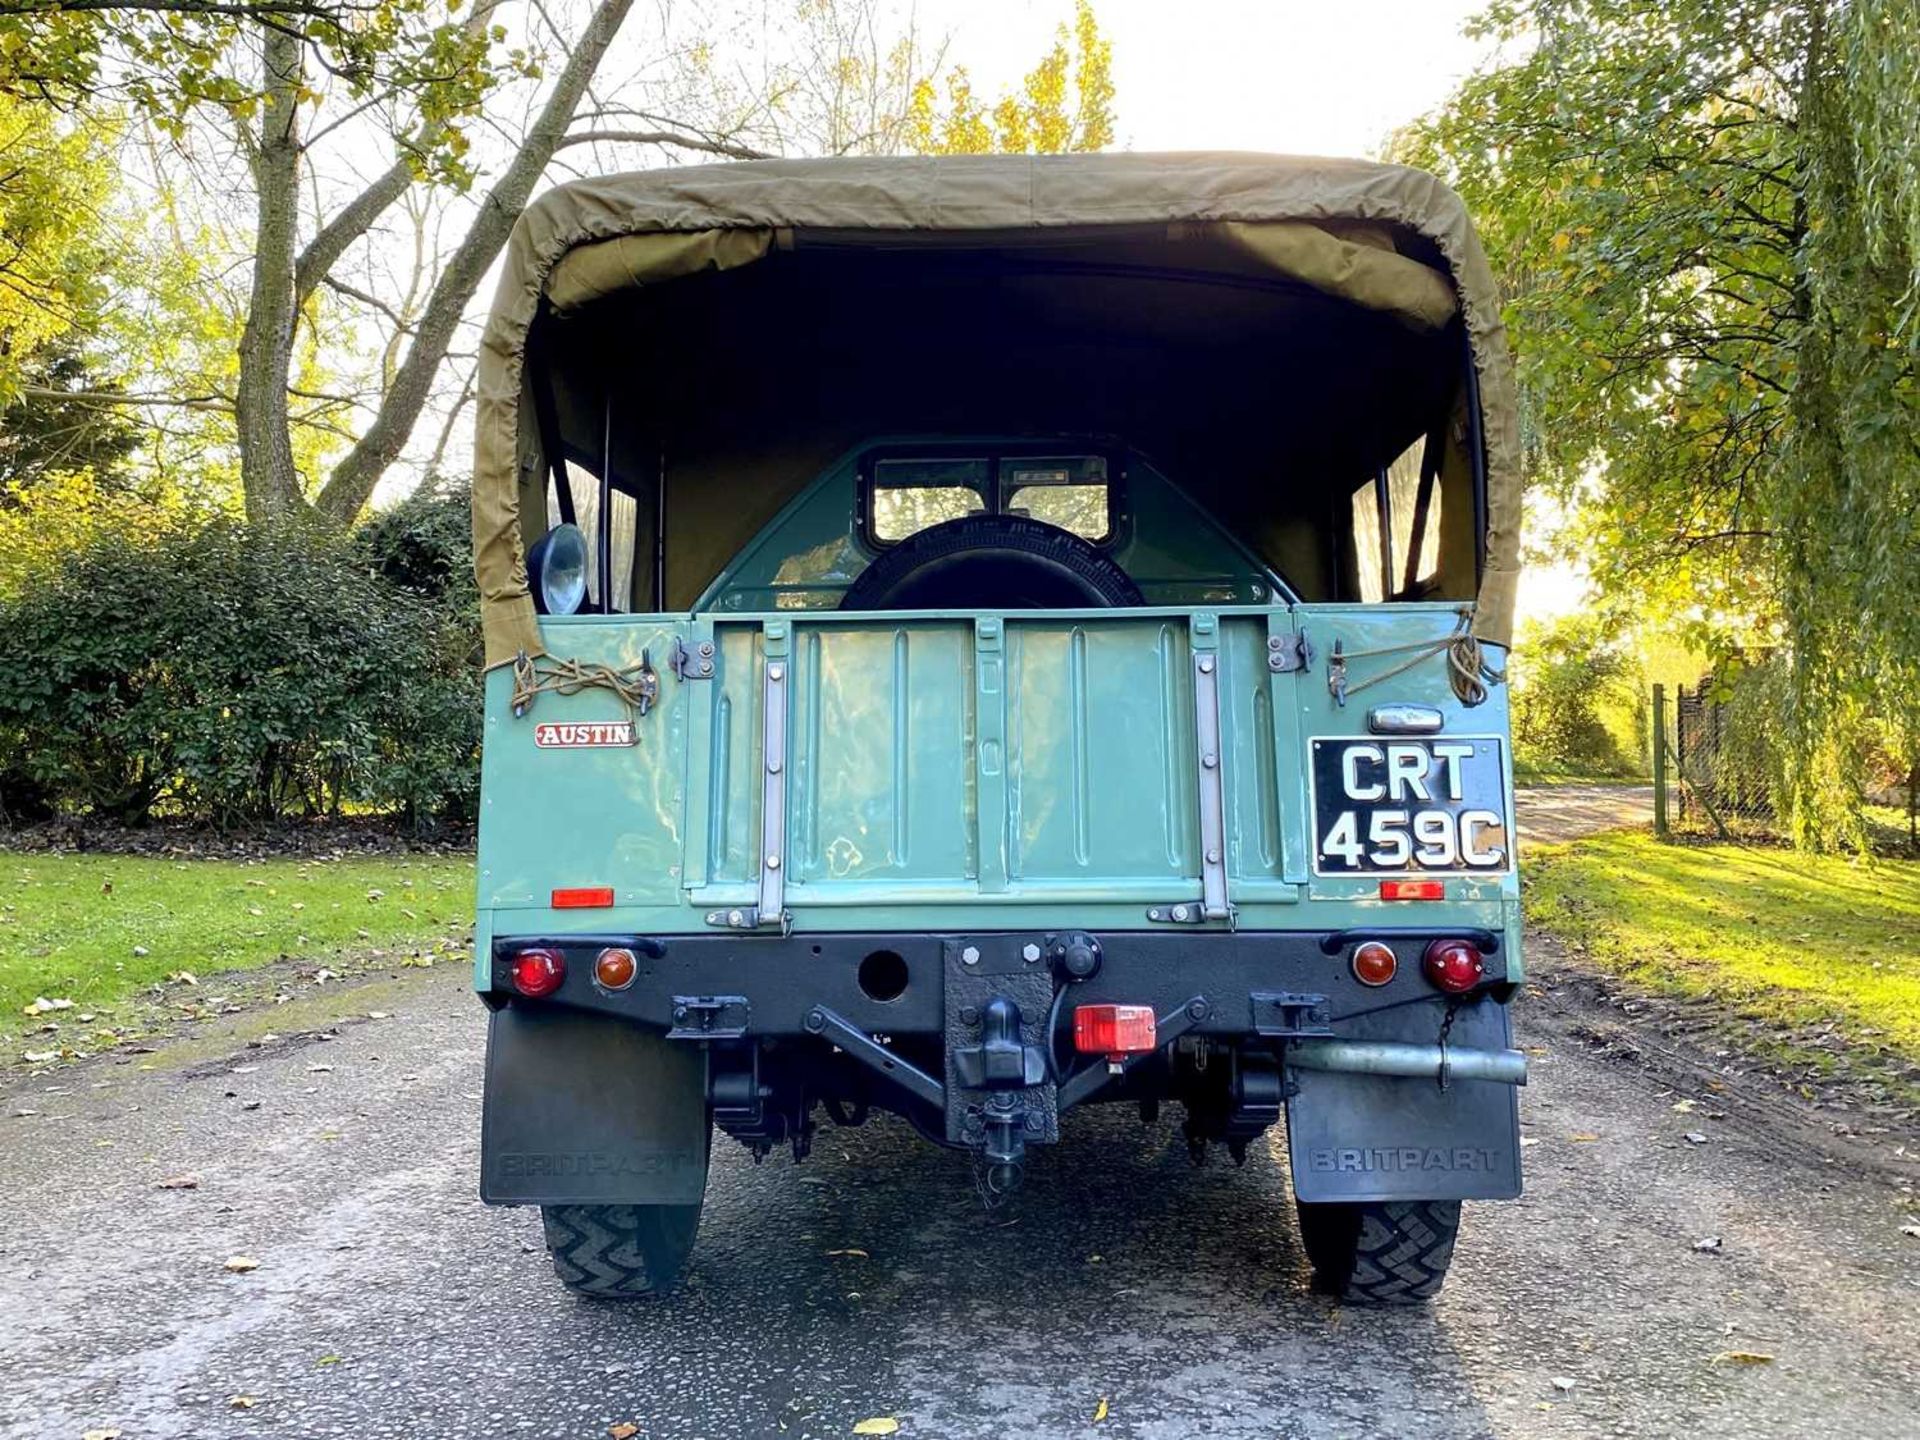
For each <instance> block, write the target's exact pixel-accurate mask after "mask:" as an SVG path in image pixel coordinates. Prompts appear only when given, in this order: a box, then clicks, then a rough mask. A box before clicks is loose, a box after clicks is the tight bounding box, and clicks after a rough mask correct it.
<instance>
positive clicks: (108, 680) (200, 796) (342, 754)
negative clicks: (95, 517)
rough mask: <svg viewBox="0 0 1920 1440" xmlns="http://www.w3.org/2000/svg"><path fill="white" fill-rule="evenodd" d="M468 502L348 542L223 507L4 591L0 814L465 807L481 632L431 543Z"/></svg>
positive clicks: (441, 503)
mask: <svg viewBox="0 0 1920 1440" xmlns="http://www.w3.org/2000/svg"><path fill="white" fill-rule="evenodd" d="M456 510H457V511H458V512H459V513H460V514H461V515H462V516H464V510H465V506H464V499H463V498H461V497H458V496H457V495H436V496H429V497H426V498H424V499H422V500H421V501H418V502H410V506H409V507H403V509H402V513H401V514H398V515H390V516H384V517H380V519H379V520H378V521H376V522H375V523H374V524H372V525H369V526H367V527H363V530H362V531H361V532H359V533H357V534H355V535H353V536H341V535H339V534H337V533H334V532H331V531H328V530H327V529H325V528H323V527H321V526H318V525H315V524H305V523H301V524H286V525H280V526H249V525H246V524H242V523H240V522H237V521H233V520H219V521H216V522H214V523H211V524H207V525H203V526H200V527H197V528H194V529H190V530H184V531H177V532H170V533H163V534H160V535H157V536H125V535H122V536H113V537H108V538H104V539H100V540H96V541H94V542H92V543H90V544H88V545H86V546H84V547H82V548H80V549H78V550H76V551H75V552H73V553H72V554H70V555H68V556H66V557H64V558H63V559H62V560H61V562H60V563H59V564H58V565H57V566H56V567H54V568H53V569H52V571H51V573H50V574H48V575H47V576H46V577H45V579H44V580H43V581H41V582H40V583H37V584H35V585H32V586H30V587H28V588H27V589H26V590H25V591H23V592H22V593H20V594H17V595H15V596H13V597H10V598H8V599H6V600H4V601H0V804H4V805H6V806H7V808H8V810H9V812H10V813H9V815H8V816H6V817H5V818H8V819H11V820H13V821H15V822H18V821H20V820H24V819H31V818H35V817H36V816H37V815H44V814H48V813H56V812H57V813H64V814H72V815H85V816H93V817H97V818H101V819H105V820H110V821H114V822H119V823H140V822H143V821H145V820H147V819H148V818H150V817H152V816H153V815H155V814H159V813H164V814H167V815H173V816H178V817H181V818H184V819H188V820H195V821H201V822H205V823H208V824H213V825H218V826H229V825H232V824H234V823H236V822H252V821H262V820H274V819H280V818H284V817H290V816H299V815H318V814H338V813H341V812H342V811H347V810H353V811H367V810H371V811H382V812H392V813H398V814H401V815H404V816H406V817H408V818H409V819H411V820H412V821H413V822H414V823H415V824H416V825H420V826H425V825H427V824H429V823H431V822H433V821H436V820H439V819H443V818H462V817H464V816H467V815H469V814H471V812H472V808H473V804H474V798H475V792H476V790H477V788H478V774H479V771H478V747H479V735H480V703H479V693H478V670H477V663H476V661H477V651H476V639H477V634H476V631H477V626H476V624H475V620H474V615H473V606H472V603H471V590H470V588H468V589H462V587H461V585H460V583H459V581H458V578H457V576H458V573H459V571H460V570H461V569H462V565H461V563H460V562H459V561H457V560H450V559H449V557H447V556H446V555H445V554H443V553H440V552H441V551H442V550H443V549H444V542H445V541H446V539H447V535H448V534H449V527H448V525H447V517H448V514H449V513H450V512H453V511H456ZM462 524H463V525H464V519H463V520H462ZM426 557H432V558H426Z"/></svg>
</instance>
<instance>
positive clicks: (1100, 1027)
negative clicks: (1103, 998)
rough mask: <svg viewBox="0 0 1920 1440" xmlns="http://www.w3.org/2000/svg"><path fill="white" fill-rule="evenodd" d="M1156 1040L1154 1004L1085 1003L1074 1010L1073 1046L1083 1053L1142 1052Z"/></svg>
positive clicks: (1130, 1053) (1133, 1053)
mask: <svg viewBox="0 0 1920 1440" xmlns="http://www.w3.org/2000/svg"><path fill="white" fill-rule="evenodd" d="M1155 1043H1156V1042H1155V1040H1154V1028H1153V1007H1152V1006H1151V1005H1082V1006H1080V1007H1079V1008H1078V1009H1076V1010H1075V1011H1074V1012H1073V1048H1074V1049H1076V1050H1078V1051H1079V1052H1080V1053H1081V1054H1082V1055H1139V1054H1142V1053H1144V1052H1146V1051H1148V1050H1151V1049H1153V1047H1154V1044H1155Z"/></svg>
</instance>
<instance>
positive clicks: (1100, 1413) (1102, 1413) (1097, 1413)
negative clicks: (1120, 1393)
mask: <svg viewBox="0 0 1920 1440" xmlns="http://www.w3.org/2000/svg"><path fill="white" fill-rule="evenodd" d="M1106 1418H1107V1397H1106V1396H1104V1395H1102V1396H1101V1397H1100V1403H1099V1404H1098V1405H1096V1406H1094V1407H1093V1423H1094V1424H1096V1425H1098V1424H1099V1423H1100V1422H1101V1421H1102V1420H1104V1419H1106Z"/></svg>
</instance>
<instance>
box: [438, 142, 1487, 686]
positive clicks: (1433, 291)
mask: <svg viewBox="0 0 1920 1440" xmlns="http://www.w3.org/2000/svg"><path fill="white" fill-rule="evenodd" d="M1107 227H1113V228H1114V232H1115V233H1120V231H1121V230H1122V229H1123V228H1124V229H1125V230H1126V232H1127V233H1133V234H1137V233H1139V231H1140V230H1141V229H1142V228H1153V227H1160V228H1161V230H1162V232H1163V233H1164V234H1165V235H1166V236H1167V237H1168V238H1169V239H1170V240H1178V241H1183V242H1192V241H1194V240H1195V239H1196V238H1197V239H1200V240H1203V241H1206V242H1208V243H1211V244H1215V245H1217V246H1218V247H1219V248H1220V249H1221V250H1223V251H1226V252H1232V253H1233V254H1234V255H1235V256H1237V257H1238V258H1239V259H1240V260H1241V261H1243V262H1249V263H1253V264H1257V265H1259V266H1262V267H1265V268H1266V269H1269V270H1272V271H1277V272H1281V273H1282V274H1284V275H1286V276H1288V277H1290V278H1291V279H1293V280H1295V281H1298V282H1301V283H1303V284H1305V285H1307V286H1310V287H1312V288H1314V289H1317V290H1320V291H1323V292H1325V293H1328V294H1332V295H1337V296H1339V297H1341V298H1343V299H1345V300H1348V301H1351V302H1353V303H1354V304H1357V305H1360V306H1363V307H1366V308H1368V309H1372V310H1376V311H1383V312H1386V313H1389V314H1391V315H1393V316H1394V317H1395V318H1396V319H1398V320H1399V321H1401V322H1402V323H1404V324H1406V325H1408V326H1410V327H1414V328H1416V329H1435V328H1437V327H1439V326H1441V325H1443V324H1445V323H1447V322H1448V321H1449V320H1450V319H1451V317H1452V315H1453V314H1454V313H1455V310H1456V308H1457V310H1458V312H1459V313H1460V314H1461V315H1462V316H1463V317H1464V319H1465V323H1466V329H1467V334H1468V337H1469V341H1470V343H1471V346H1472V351H1473V357H1474V369H1475V373H1476V375H1477V377H1478V381H1479V393H1480V400H1481V409H1482V414H1483V417H1484V433H1485V438H1486V466H1487V503H1486V535H1485V565H1484V569H1483V571H1482V575H1481V580H1480V585H1479V594H1478V602H1477V608H1476V615H1475V622H1474V628H1475V630H1476V632H1477V633H1478V634H1479V635H1480V636H1481V637H1482V638H1484V639H1487V640H1490V641H1493V642H1495V643H1498V644H1503V645H1504V644H1506V643H1508V640H1509V636H1510V631H1511V627H1512V620H1513V599H1514V583H1515V580H1516V578H1517V574H1518V569H1519V519H1520V444H1519V425H1518V419H1517V414H1516V397H1515V391H1514V385H1513V378H1512V371H1511V364H1510V361H1509V357H1508V352H1507V344H1506V337H1505V331H1504V329H1503V327H1502V324H1501V320H1500V312H1499V305H1498V300H1497V297H1496V295H1495V293H1494V285H1493V277H1492V274H1491V271H1490V270H1489V268H1488V265H1487V261H1486V257H1485V254H1484V252H1483V251H1482V249H1481V247H1480V242H1479V240H1478V238H1477V236H1476V235H1475V233H1474V230H1473V226H1472V224H1471V222H1470V221H1469V219H1468V217H1467V214H1466V211H1465V209H1464V207H1463V206H1462V204H1461V202H1460V200H1459V198H1458V197H1457V196H1456V195H1455V194H1454V193H1453V192H1452V191H1451V190H1449V189H1448V188H1447V187H1446V186H1445V185H1443V184H1441V183H1440V182H1439V181H1438V180H1436V179H1435V178H1433V177H1432V176H1430V175H1427V174H1424V173H1422V172H1419V171H1415V170H1409V169H1406V168H1403V167H1400V166H1393V165H1380V164H1374V163H1370V162H1365V161H1358V160H1326V159H1301V158H1288V157H1278V156H1267V155H1246V154H1184V155H1128V154H1116V155H1076V156H952V157H938V158H886V159H845V160H794V161H784V160H783V161H755V162H749V163H742V164H731V165H717V166H701V167H689V168H683V169H673V170H660V171H650V172H645V173H639V174H627V175H614V176H606V177H600V178H592V179H586V180H578V181H574V182H572V183H570V184H567V185H563V186H560V187H558V188H556V189H554V190H550V191H548V192H547V193H546V194H545V195H543V196H541V197H540V198H539V199H538V200H536V201H535V202H534V203H533V204H532V205H531V206H529V207H528V209H527V210H526V212H525V213H524V214H523V215H522V216H521V217H520V220H519V222H518V223H517V224H516V226H515V227H514V231H513V235H512V238H511V239H510V240H509V242H508V246H507V252H506V257H505V261H504V264H503V266H502V272H501V277H500V283H499V288H498V290H497V292H496V294H495V296H494V302H493V309H492V312H491V314H490V315H489V317H488V320H487V325H486V330H485V334H484V336H483V340H482V347H481V356H480V370H479V379H478V414H477V423H478V433H477V437H476V443H475V458H474V486H473V514H474V547H475V564H476V569H477V571H478V574H479V580H480V590H481V597H482V605H483V619H484V623H485V630H486V650H487V663H488V664H489V665H490V666H491V665H497V664H502V663H506V662H508V661H511V660H512V659H513V658H514V656H515V655H516V654H518V653H521V652H526V653H529V654H533V653H538V652H539V650H540V648H541V644H540V636H539V629H538V626H537V623H536V621H535V615H534V609H533V604H532V600H531V598H530V596H529V594H528V591H527V584H526V574H525V562H524V555H523V540H522V534H523V526H522V517H521V516H520V514H519V511H520V507H521V503H522V499H521V497H522V494H523V483H522V482H523V478H524V477H523V475H522V471H523V470H528V469H529V468H530V467H537V465H538V443H537V440H532V441H530V439H529V436H530V432H531V431H532V428H533V421H532V417H531V415H529V414H523V410H529V409H531V406H530V405H523V397H524V396H525V395H526V393H527V392H526V388H525V385H524V380H525V377H524V375H523V373H522V372H523V365H524V360H525V356H526V353H527V339H528V335H529V332H530V330H531V328H532V326H533V324H534V321H535V318H536V316H537V315H538V314H539V312H540V308H541V304H542V301H543V300H545V301H546V302H547V304H548V305H549V306H550V307H552V308H553V309H554V310H555V311H556V312H561V313H564V312H567V311H572V310H577V309H580V308H582V307H588V306H591V305H592V304H593V303H595V302H596V301H598V300H601V299H604V298H607V297H609V296H612V295H615V294H617V293H618V292H620V291H623V290H631V289H637V288H639V287H644V286H649V285H655V284H659V283H661V282H663V281H666V280H670V279H673V278H676V277H680V276H685V275H689V274H692V273H694V272H696V271H700V270H707V269H731V268H734V267H738V266H742V265H749V264H752V263H754V262H755V261H758V260H759V259H761V258H762V257H764V256H765V255H767V254H768V253H769V251H770V250H772V249H774V248H776V247H783V246H789V245H792V244H794V243H795V241H796V238H798V239H799V240H800V241H802V242H804V241H805V239H806V238H807V237H808V236H810V235H814V234H819V235H828V234H832V235H835V236H839V237H842V238H844V237H845V236H848V235H854V236H858V235H861V234H870V235H873V236H876V237H881V238H887V239H890V240H891V239H892V238H894V237H898V238H900V239H902V240H905V239H911V238H913V237H916V236H928V237H947V240H946V243H965V242H966V240H967V238H968V237H969V236H970V235H971V236H977V237H978V239H979V243H980V244H981V245H983V246H984V245H989V244H991V245H994V246H1005V245H1006V244H1008V243H1009V237H1010V236H1014V237H1019V236H1023V235H1024V236H1033V237H1044V236H1047V235H1054V234H1058V235H1075V234H1078V235H1086V234H1090V233H1091V234H1098V233H1101V232H1102V231H1104V230H1105V229H1106V228H1107ZM1409 236H1411V237H1418V239H1419V240H1420V242H1422V244H1424V245H1426V246H1430V247H1431V255H1432V257H1433V259H1434V260H1435V262H1436V263H1437V264H1439V265H1442V266H1444V268H1445V273H1444V274H1443V273H1442V272H1441V271H1440V270H1439V269H1436V268H1434V266H1433V265H1430V264H1427V263H1422V261H1421V260H1420V259H1417V258H1409V256H1408V255H1407V254H1405V253H1401V252H1402V251H1404V250H1405V249H1406V248H1407V247H1406V246H1405V245H1404V244H1402V243H1400V242H1401V241H1402V240H1404V238H1405V237H1409Z"/></svg>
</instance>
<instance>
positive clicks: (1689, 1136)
mask: <svg viewBox="0 0 1920 1440" xmlns="http://www.w3.org/2000/svg"><path fill="white" fill-rule="evenodd" d="M1680 1138H1681V1139H1682V1140H1684V1141H1686V1142H1687V1144H1689V1145H1704V1144H1706V1143H1707V1137H1706V1136H1704V1135H1702V1134H1701V1133H1700V1132H1699V1131H1698V1130H1689V1131H1687V1133H1686V1134H1684V1135H1682V1136H1681V1137H1680Z"/></svg>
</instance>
